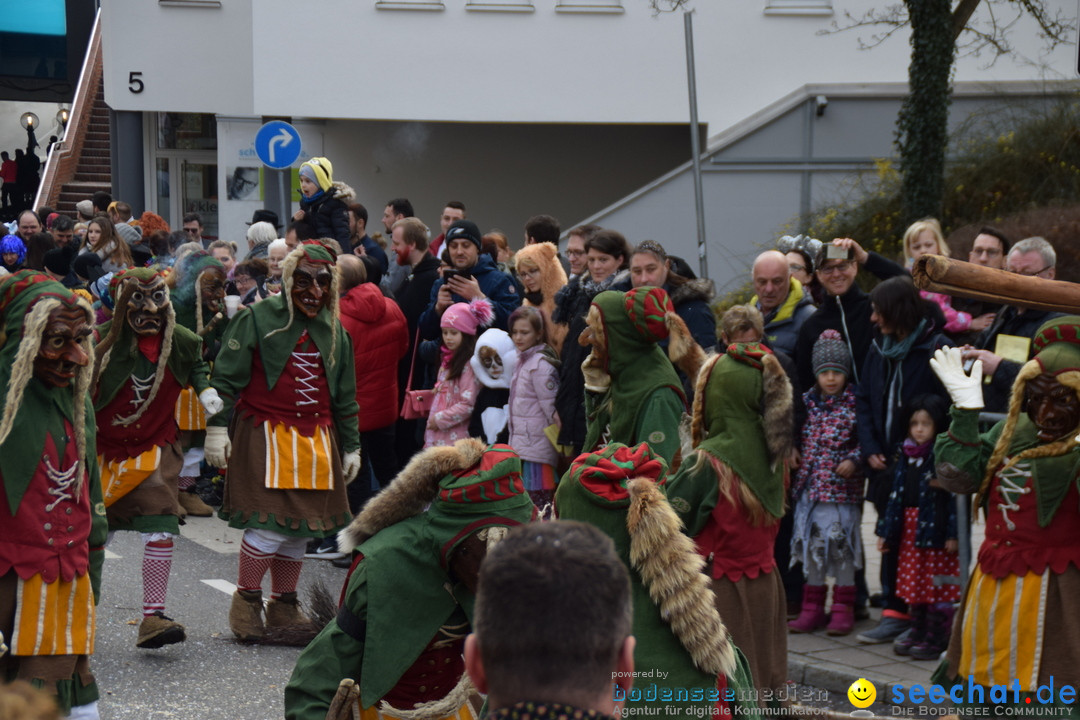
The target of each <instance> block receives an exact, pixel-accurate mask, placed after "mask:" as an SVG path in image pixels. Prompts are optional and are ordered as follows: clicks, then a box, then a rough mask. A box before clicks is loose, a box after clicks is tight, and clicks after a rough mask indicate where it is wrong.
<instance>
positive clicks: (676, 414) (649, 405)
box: [634, 387, 683, 467]
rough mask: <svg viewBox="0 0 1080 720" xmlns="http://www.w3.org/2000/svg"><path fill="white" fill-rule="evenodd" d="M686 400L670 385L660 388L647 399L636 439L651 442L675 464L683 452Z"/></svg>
mask: <svg viewBox="0 0 1080 720" xmlns="http://www.w3.org/2000/svg"><path fill="white" fill-rule="evenodd" d="M682 415H683V402H682V400H681V399H680V398H679V396H678V395H676V394H675V392H674V391H672V390H671V389H670V388H666V387H665V388H660V389H659V390H657V391H656V392H654V393H653V394H652V395H650V396H649V399H648V400H647V401H646V402H645V406H644V407H643V408H642V409H641V412H640V414H639V415H638V426H637V428H636V431H635V433H634V440H635V442H636V443H640V442H647V443H649V447H650V448H652V451H653V452H655V453H656V454H657V455H659V456H660V457H662V458H664V460H665V461H666V462H667V464H668V467H672V466H673V464H674V462H675V458H676V457H677V456H678V454H679V448H680V446H681V443H680V442H679V421H680V420H682Z"/></svg>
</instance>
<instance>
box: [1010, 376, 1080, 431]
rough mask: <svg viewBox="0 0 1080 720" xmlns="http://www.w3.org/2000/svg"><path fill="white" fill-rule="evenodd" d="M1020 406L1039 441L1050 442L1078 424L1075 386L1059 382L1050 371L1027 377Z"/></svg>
mask: <svg viewBox="0 0 1080 720" xmlns="http://www.w3.org/2000/svg"><path fill="white" fill-rule="evenodd" d="M1024 406H1025V409H1026V412H1027V416H1028V418H1030V419H1031V422H1032V423H1033V424H1034V425H1035V429H1036V430H1037V431H1038V432H1037V434H1036V436H1037V437H1038V438H1039V441H1040V442H1044V443H1048V442H1053V441H1054V440H1058V439H1060V438H1063V437H1065V436H1066V435H1069V434H1072V433H1074V432H1076V429H1077V426H1080V398H1078V397H1077V395H1076V390H1074V389H1072V388H1071V387H1068V386H1067V385H1062V384H1061V383H1059V382H1058V381H1057V379H1056V378H1055V377H1054V376H1053V375H1051V374H1050V373H1043V374H1042V375H1039V376H1038V377H1036V378H1032V379H1031V380H1029V381H1028V383H1027V386H1026V387H1025V388H1024Z"/></svg>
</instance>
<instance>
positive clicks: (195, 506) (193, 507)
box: [177, 490, 214, 517]
mask: <svg viewBox="0 0 1080 720" xmlns="http://www.w3.org/2000/svg"><path fill="white" fill-rule="evenodd" d="M177 499H178V500H179V501H180V507H182V508H183V509H184V511H185V512H186V513H187V514H188V515H190V516H191V517H210V516H211V515H213V514H214V508H212V507H210V506H209V505H207V504H206V503H204V502H203V500H202V498H201V497H199V496H198V495H196V494H195V493H193V492H187V491H186V490H181V491H180V495H179V496H178V498H177Z"/></svg>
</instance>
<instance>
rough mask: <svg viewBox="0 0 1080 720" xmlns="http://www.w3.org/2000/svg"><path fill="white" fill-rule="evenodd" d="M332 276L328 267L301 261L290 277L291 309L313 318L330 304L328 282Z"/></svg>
mask: <svg viewBox="0 0 1080 720" xmlns="http://www.w3.org/2000/svg"><path fill="white" fill-rule="evenodd" d="M333 278H334V276H333V273H332V272H331V270H330V266H329V265H326V264H323V263H314V262H311V261H310V260H301V261H300V262H299V263H298V264H297V266H296V270H295V271H294V272H293V276H292V293H291V295H292V303H293V307H295V308H296V309H298V310H299V311H300V312H302V313H304V315H305V316H307V317H309V318H313V317H315V316H316V315H318V314H319V311H320V310H322V309H323V308H324V307H326V306H327V304H329V302H330V282H331V281H332V280H333Z"/></svg>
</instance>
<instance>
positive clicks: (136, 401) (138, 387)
mask: <svg viewBox="0 0 1080 720" xmlns="http://www.w3.org/2000/svg"><path fill="white" fill-rule="evenodd" d="M153 384H154V376H153V375H148V376H147V377H145V378H141V377H135V376H134V375H132V376H131V389H132V390H133V391H134V392H135V397H134V398H133V399H131V400H130V401H129V404H130V405H134V406H135V407H139V406H140V405H142V404H143V403H144V402H146V398H145V397H144V396H143V393H145V392H146V391H147V390H149V389H150V388H151V386H153Z"/></svg>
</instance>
